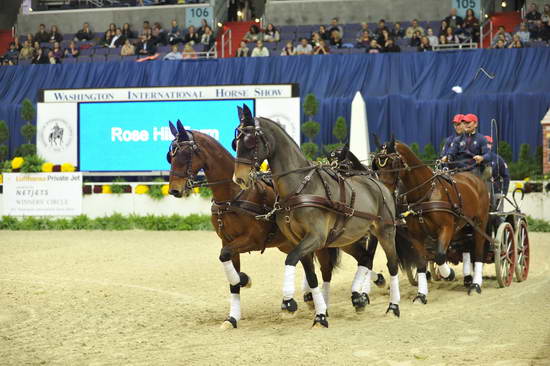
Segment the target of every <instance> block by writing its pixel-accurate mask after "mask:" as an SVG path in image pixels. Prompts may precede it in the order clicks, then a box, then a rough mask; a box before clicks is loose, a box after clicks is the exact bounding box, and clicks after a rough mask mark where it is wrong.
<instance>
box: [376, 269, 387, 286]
mask: <svg viewBox="0 0 550 366" xmlns="http://www.w3.org/2000/svg"><path fill="white" fill-rule="evenodd" d="M374 284H375V285H376V286H378V287H380V288H384V287H385V286H386V279H385V278H384V276H383V275H382V273H378V275H377V276H376V281H374Z"/></svg>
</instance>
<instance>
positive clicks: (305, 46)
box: [296, 31, 337, 55]
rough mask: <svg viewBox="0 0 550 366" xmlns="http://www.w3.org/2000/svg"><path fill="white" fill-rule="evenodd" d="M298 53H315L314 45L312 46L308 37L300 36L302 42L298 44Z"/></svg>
mask: <svg viewBox="0 0 550 366" xmlns="http://www.w3.org/2000/svg"><path fill="white" fill-rule="evenodd" d="M336 32H337V31H336ZM336 32H335V33H336ZM296 54H297V55H312V54H313V47H311V45H310V44H309V43H308V41H307V39H306V38H300V44H299V45H298V46H296Z"/></svg>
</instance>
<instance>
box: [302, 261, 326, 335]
mask: <svg viewBox="0 0 550 366" xmlns="http://www.w3.org/2000/svg"><path fill="white" fill-rule="evenodd" d="M300 262H302V266H303V267H304V271H305V272H306V278H307V282H308V284H309V287H310V288H311V294H312V296H313V304H314V305H315V319H314V320H313V325H312V326H313V327H315V326H322V327H325V328H328V320H327V305H326V303H325V298H324V296H323V293H322V291H321V289H320V288H319V283H318V282H317V275H316V274H315V268H314V266H313V258H312V257H310V256H305V257H303V258H302V259H301V260H300Z"/></svg>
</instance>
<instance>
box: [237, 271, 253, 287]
mask: <svg viewBox="0 0 550 366" xmlns="http://www.w3.org/2000/svg"><path fill="white" fill-rule="evenodd" d="M239 278H240V279H241V281H240V282H239V285H240V286H241V287H246V288H251V287H252V280H251V279H250V276H249V275H247V274H246V273H244V272H239Z"/></svg>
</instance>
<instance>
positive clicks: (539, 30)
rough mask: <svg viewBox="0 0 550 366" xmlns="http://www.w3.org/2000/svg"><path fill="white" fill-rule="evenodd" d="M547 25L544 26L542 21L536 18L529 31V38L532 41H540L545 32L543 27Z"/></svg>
mask: <svg viewBox="0 0 550 366" xmlns="http://www.w3.org/2000/svg"><path fill="white" fill-rule="evenodd" d="M546 27H547V26H545V25H544V24H543V23H542V20H540V19H539V20H537V21H535V23H534V25H533V27H532V28H531V32H530V37H529V38H530V39H531V40H532V41H542V40H543V36H544V33H545V28H546Z"/></svg>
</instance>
